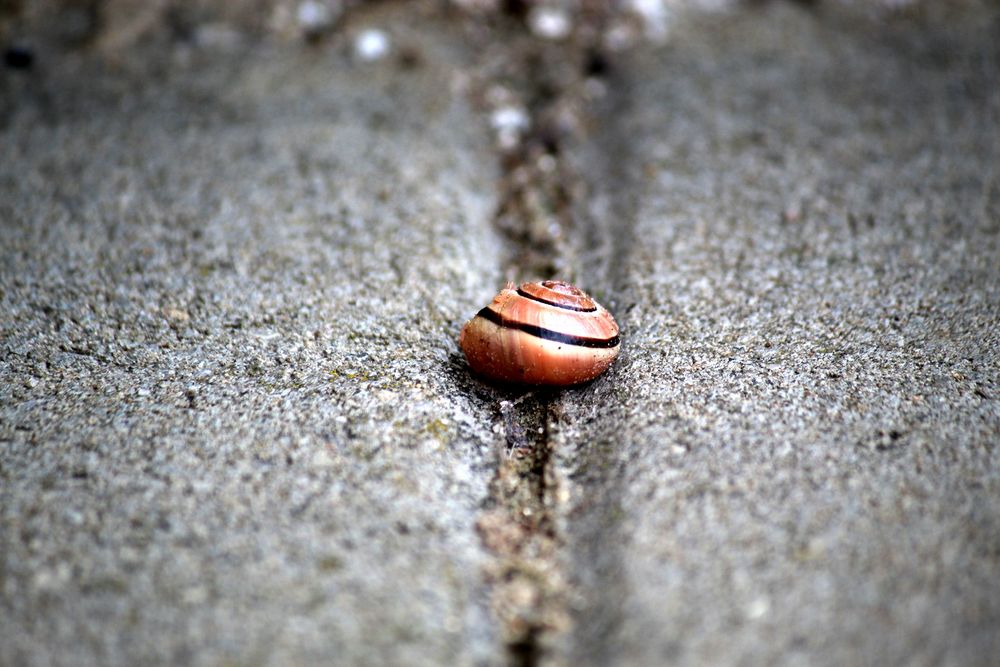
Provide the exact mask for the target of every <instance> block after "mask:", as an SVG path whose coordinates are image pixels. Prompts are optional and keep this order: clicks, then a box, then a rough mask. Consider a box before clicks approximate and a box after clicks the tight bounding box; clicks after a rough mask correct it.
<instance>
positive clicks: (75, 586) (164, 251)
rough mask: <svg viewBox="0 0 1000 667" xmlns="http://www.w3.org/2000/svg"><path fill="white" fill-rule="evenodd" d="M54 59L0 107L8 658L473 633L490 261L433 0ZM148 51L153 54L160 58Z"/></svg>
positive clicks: (266, 653) (440, 646)
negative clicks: (477, 346)
mask: <svg viewBox="0 0 1000 667" xmlns="http://www.w3.org/2000/svg"><path fill="white" fill-rule="evenodd" d="M359 20H362V21H363V20H370V21H372V22H374V24H375V25H378V26H382V27H385V28H387V29H391V30H392V31H393V33H394V35H395V36H396V46H397V47H400V48H401V47H402V46H404V45H406V46H408V47H409V48H412V49H414V50H415V51H416V52H417V53H419V58H420V62H419V65H416V66H411V65H404V64H400V62H399V61H398V59H396V58H391V59H387V60H385V61H383V62H378V63H372V64H362V63H357V62H353V60H352V58H351V57H350V55H349V54H350V49H349V48H346V47H345V45H341V44H333V45H330V46H329V47H327V48H324V49H321V50H311V49H303V48H302V47H300V46H297V47H295V48H294V49H280V50H268V49H266V48H265V49H263V50H260V49H250V50H245V51H244V50H239V49H237V50H236V51H233V52H227V53H219V52H213V51H199V50H196V51H194V52H182V53H180V54H179V55H177V57H178V58H179V60H176V61H173V62H167V63H158V62H157V60H156V58H157V54H153V55H151V56H148V58H147V59H148V61H149V64H148V65H147V64H145V62H144V61H142V60H139V59H137V62H136V63H135V64H134V65H133V66H132V67H131V68H129V69H127V70H125V71H117V72H115V71H109V72H103V71H101V65H100V64H99V63H93V62H89V61H86V60H84V61H82V62H77V61H74V60H70V59H67V60H66V61H65V62H60V63H48V64H47V65H42V66H40V69H39V71H32V72H31V73H29V74H28V76H29V77H30V79H28V80H25V78H24V77H23V76H22V75H21V73H13V74H11V73H6V74H5V76H9V77H12V76H14V75H17V76H21V77H22V78H20V79H17V80H16V81H15V80H11V81H8V82H7V83H8V84H9V85H11V86H14V85H22V86H23V90H22V91H21V93H20V94H19V96H18V97H17V98H16V100H14V108H13V109H12V110H11V113H10V115H9V118H8V119H7V122H6V124H5V126H4V128H3V134H2V138H0V146H2V148H0V153H2V155H3V160H2V166H0V183H2V186H0V188H2V194H0V219H2V221H3V222H2V225H3V239H4V240H3V250H2V259H0V266H2V278H0V304H2V305H0V312H2V317H0V340H2V365H0V405H2V418H0V443H2V444H0V447H2V456H0V554H2V555H0V597H2V607H0V609H2V611H0V616H2V617H3V619H4V620H3V622H2V623H0V664H3V665H11V666H13V665H47V664H56V665H108V664H118V665H137V664H145V665H183V664H197V665H255V664H268V665H293V664H299V665H312V664H319V663H320V662H322V661H329V662H335V663H337V664H363V663H368V664H371V663H379V664H407V665H421V664H422V665H440V664H478V663H482V662H483V661H484V660H486V661H488V660H489V658H490V656H493V655H496V654H498V652H499V649H498V648H497V647H496V646H495V639H494V632H493V629H492V626H491V624H490V623H489V622H488V614H487V609H486V607H487V595H486V592H485V587H486V584H485V582H484V581H483V578H482V576H481V572H480V569H481V566H482V565H483V559H484V551H483V549H482V547H481V545H480V540H479V538H478V537H477V535H476V533H475V516H476V513H477V512H478V509H479V507H480V505H481V503H482V500H483V496H484V494H485V493H486V485H487V482H488V481H489V479H490V476H491V470H492V467H493V457H494V449H493V448H492V444H493V442H494V440H495V439H496V438H497V436H495V434H494V433H493V432H492V423H491V416H492V413H491V410H492V406H491V403H489V402H488V401H484V400H482V399H481V398H480V397H479V395H478V394H477V392H483V391H485V390H484V389H482V388H480V387H479V385H477V384H476V383H475V382H474V381H473V380H472V379H471V378H469V377H468V374H467V373H466V371H465V369H464V367H463V366H461V364H460V363H459V358H458V356H457V350H456V343H455V332H457V330H458V327H459V326H460V325H461V323H462V322H463V321H464V319H465V318H466V317H468V313H470V312H474V311H475V309H477V308H478V307H479V305H480V302H482V301H484V300H486V299H488V298H489V296H490V295H491V294H492V292H493V290H494V289H495V285H496V283H497V281H498V280H499V268H498V267H496V268H491V257H492V256H493V255H494V254H495V252H494V251H493V245H494V244H495V239H494V238H493V235H492V231H491V226H490V220H491V217H492V214H493V209H494V207H495V202H494V201H493V183H494V181H495V178H496V174H495V160H494V159H493V154H492V149H491V146H490V142H489V141H488V135H487V134H486V133H485V132H484V131H482V129H481V128H480V126H479V119H478V117H475V116H473V115H472V113H471V112H470V111H469V108H468V106H467V104H466V103H465V100H464V96H463V94H462V93H461V92H457V91H455V90H454V89H453V87H454V86H455V84H456V80H455V75H456V74H457V70H456V68H455V66H454V64H453V63H456V62H460V61H461V60H462V59H463V58H466V57H467V54H468V52H467V50H465V48H464V47H461V46H460V45H459V43H458V40H457V39H456V38H455V37H454V36H453V35H451V34H450V32H449V31H450V28H449V27H448V26H447V25H445V24H440V23H434V22H432V21H427V20H425V21H423V22H421V23H420V27H419V29H417V28H411V27H409V26H410V24H415V23H416V21H415V20H414V17H413V16H412V15H408V14H406V13H398V14H394V13H377V12H376V13H375V14H372V15H364V16H361V17H359ZM156 65H159V67H158V68H157V67H156Z"/></svg>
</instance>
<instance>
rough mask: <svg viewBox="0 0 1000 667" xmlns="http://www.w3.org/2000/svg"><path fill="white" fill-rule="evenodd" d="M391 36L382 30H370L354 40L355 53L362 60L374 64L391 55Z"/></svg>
mask: <svg viewBox="0 0 1000 667" xmlns="http://www.w3.org/2000/svg"><path fill="white" fill-rule="evenodd" d="M389 46H390V44H389V36H388V35H387V34H385V33H384V32H382V31H381V30H376V29H374V28H370V29H368V30H364V31H362V32H361V33H360V34H359V35H358V36H357V38H356V39H355V40H354V53H355V55H357V57H358V58H359V59H360V60H363V61H365V62H374V61H376V60H381V59H382V58H385V56H386V55H387V54H388V53H389Z"/></svg>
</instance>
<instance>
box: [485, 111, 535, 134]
mask: <svg viewBox="0 0 1000 667" xmlns="http://www.w3.org/2000/svg"><path fill="white" fill-rule="evenodd" d="M530 122H531V120H530V119H529V118H528V112H527V111H525V110H524V109H522V108H520V107H515V106H508V107H500V108H499V109H497V110H496V111H494V112H493V114H492V115H491V116H490V124H491V125H492V126H493V129H494V130H497V131H503V130H516V131H521V130H526V129H528V125H529V124H530Z"/></svg>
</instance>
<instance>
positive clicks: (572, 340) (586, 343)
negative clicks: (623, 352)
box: [476, 307, 619, 348]
mask: <svg viewBox="0 0 1000 667" xmlns="http://www.w3.org/2000/svg"><path fill="white" fill-rule="evenodd" d="M476 317H481V318H483V319H484V320H488V321H490V322H492V323H493V324H495V325H497V326H499V327H504V328H506V329H517V330H518V331H523V332H524V333H526V334H528V335H531V336H534V337H536V338H541V339H542V340H550V341H552V342H554V343H563V344H565V345H577V346H579V347H599V348H611V347H617V345H618V343H619V340H618V336H617V335H615V336H613V337H611V338H584V337H583V336H571V335H569V334H564V333H559V332H558V331H552V330H551V329H544V328H542V327H540V326H536V325H534V324H525V323H524V322H514V321H512V320H507V319H504V318H503V317H501V316H500V313H498V312H496V311H495V310H492V309H490V308H488V307H487V308H483V309H482V310H480V311H479V313H477V314H476Z"/></svg>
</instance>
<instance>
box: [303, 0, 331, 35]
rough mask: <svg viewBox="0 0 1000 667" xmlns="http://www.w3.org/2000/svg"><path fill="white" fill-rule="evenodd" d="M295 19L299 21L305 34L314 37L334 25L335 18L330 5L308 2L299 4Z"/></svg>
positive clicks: (312, 0)
mask: <svg viewBox="0 0 1000 667" xmlns="http://www.w3.org/2000/svg"><path fill="white" fill-rule="evenodd" d="M295 18H296V19H298V21H299V27H300V28H302V31H303V32H305V33H307V34H313V35H314V34H317V33H320V32H323V31H324V30H326V29H327V28H329V27H330V26H331V25H333V21H334V18H335V17H334V13H333V11H332V10H331V9H330V7H329V5H327V4H325V3H322V2H317V0H306V1H305V2H301V3H299V8H298V11H296V12H295Z"/></svg>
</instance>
